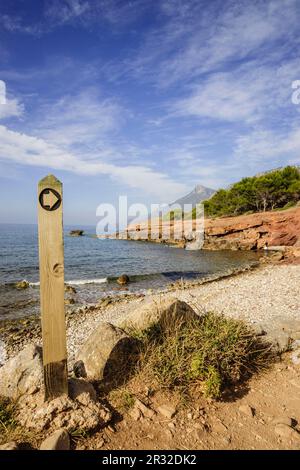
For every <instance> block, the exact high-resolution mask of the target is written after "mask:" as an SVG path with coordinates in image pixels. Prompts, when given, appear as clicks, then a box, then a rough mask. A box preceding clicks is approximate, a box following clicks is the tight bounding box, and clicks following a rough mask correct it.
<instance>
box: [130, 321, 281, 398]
mask: <svg viewBox="0 0 300 470" xmlns="http://www.w3.org/2000/svg"><path fill="white" fill-rule="evenodd" d="M135 335H136V337H137V338H138V339H139V340H140V341H141V344H142V353H141V359H140V370H142V371H143V374H144V375H145V376H146V377H147V378H148V379H149V378H150V379H151V383H152V382H153V379H154V380H155V381H156V382H157V383H158V385H159V386H160V387H162V388H167V389H169V390H178V391H180V392H181V393H182V394H183V396H185V395H186V394H188V393H189V391H190V390H191V387H194V386H197V385H198V386H199V387H200V388H201V390H202V392H203V393H204V395H205V396H206V397H209V398H214V399H219V398H221V396H222V392H223V390H224V388H225V387H227V386H230V385H233V384H237V383H240V382H242V381H244V380H246V379H248V378H249V377H250V376H251V375H252V374H253V373H255V372H259V371H261V370H263V369H265V368H266V367H268V365H269V364H270V362H272V359H273V357H274V355H273V352H272V351H271V349H270V345H269V344H268V343H266V342H264V341H262V340H261V338H259V337H257V336H256V334H255V332H254V331H253V330H252V329H251V327H249V326H248V325H247V324H246V323H245V322H243V321H240V320H236V319H232V318H226V317H225V316H223V315H221V314H217V313H213V312H208V313H206V314H203V315H201V316H199V317H198V318H193V319H189V320H188V321H184V322H183V321H181V320H179V321H177V322H176V323H175V325H174V324H173V323H172V325H168V324H161V323H156V324H154V325H153V326H151V327H150V328H148V329H147V330H144V331H137V332H135Z"/></svg>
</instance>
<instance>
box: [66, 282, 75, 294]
mask: <svg viewBox="0 0 300 470" xmlns="http://www.w3.org/2000/svg"><path fill="white" fill-rule="evenodd" d="M65 292H69V293H70V294H76V293H77V291H76V289H75V287H73V286H70V285H69V284H65Z"/></svg>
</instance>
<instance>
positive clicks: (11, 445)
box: [0, 441, 19, 451]
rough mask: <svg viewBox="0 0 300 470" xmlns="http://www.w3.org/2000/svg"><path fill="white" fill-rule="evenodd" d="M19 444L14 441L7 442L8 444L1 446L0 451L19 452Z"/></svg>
mask: <svg viewBox="0 0 300 470" xmlns="http://www.w3.org/2000/svg"><path fill="white" fill-rule="evenodd" d="M18 448H19V447H18V444H17V443H16V442H14V441H11V442H6V444H2V445H1V446H0V451H1V450H18Z"/></svg>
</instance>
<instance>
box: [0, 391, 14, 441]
mask: <svg viewBox="0 0 300 470" xmlns="http://www.w3.org/2000/svg"><path fill="white" fill-rule="evenodd" d="M14 412H15V405H14V403H12V402H11V401H10V400H9V399H8V398H3V397H0V430H1V434H3V433H7V432H8V431H9V430H11V429H12V428H14V427H15V426H16V423H15V419H14Z"/></svg>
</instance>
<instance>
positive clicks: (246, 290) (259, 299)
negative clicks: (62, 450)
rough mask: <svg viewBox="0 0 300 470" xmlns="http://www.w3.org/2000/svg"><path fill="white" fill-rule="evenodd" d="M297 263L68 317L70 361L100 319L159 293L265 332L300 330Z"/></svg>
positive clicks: (299, 269) (120, 314)
mask: <svg viewBox="0 0 300 470" xmlns="http://www.w3.org/2000/svg"><path fill="white" fill-rule="evenodd" d="M299 286H300V265H269V266H264V267H260V268H257V269H256V270H254V271H248V272H245V273H242V274H239V275H237V276H234V277H228V278H225V279H221V280H217V281H213V282H209V283H205V284H202V285H200V286H196V287H189V288H185V289H175V290H174V291H172V292H171V293H169V292H168V293H164V294H160V295H157V294H149V295H146V296H145V298H138V299H136V298H135V299H133V300H129V299H126V300H123V301H120V302H117V303H112V304H111V305H109V306H107V307H105V308H100V309H96V310H94V311H92V312H90V311H88V312H86V313H84V314H82V315H80V316H79V315H76V316H75V317H74V318H70V319H69V320H68V332H67V335H68V351H69V362H70V365H71V363H72V360H73V358H74V353H75V352H76V350H77V349H78V347H79V346H80V344H82V343H83V342H84V340H85V339H86V338H87V337H88V336H89V334H90V333H92V332H93V331H94V329H95V326H96V325H97V324H98V323H99V322H101V321H108V322H110V323H112V324H114V323H116V322H117V321H118V320H119V319H121V318H124V317H125V316H126V315H127V314H128V313H129V311H131V310H132V309H134V308H137V307H138V305H141V303H142V302H145V301H148V300H150V299H153V300H155V299H158V297H161V296H172V297H177V298H179V299H181V300H184V301H186V302H187V303H189V304H190V305H191V306H193V307H196V308H197V309H200V310H202V311H209V310H213V311H215V312H219V313H224V314H225V315H228V316H231V317H235V318H241V319H244V320H246V321H248V322H250V323H258V324H261V325H263V326H264V327H265V328H266V330H267V331H268V332H269V331H271V330H276V329H280V328H282V327H283V325H286V324H292V325H293V326H292V329H293V330H295V328H296V330H297V331H299V332H300V295H299V294H300V287H299Z"/></svg>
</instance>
